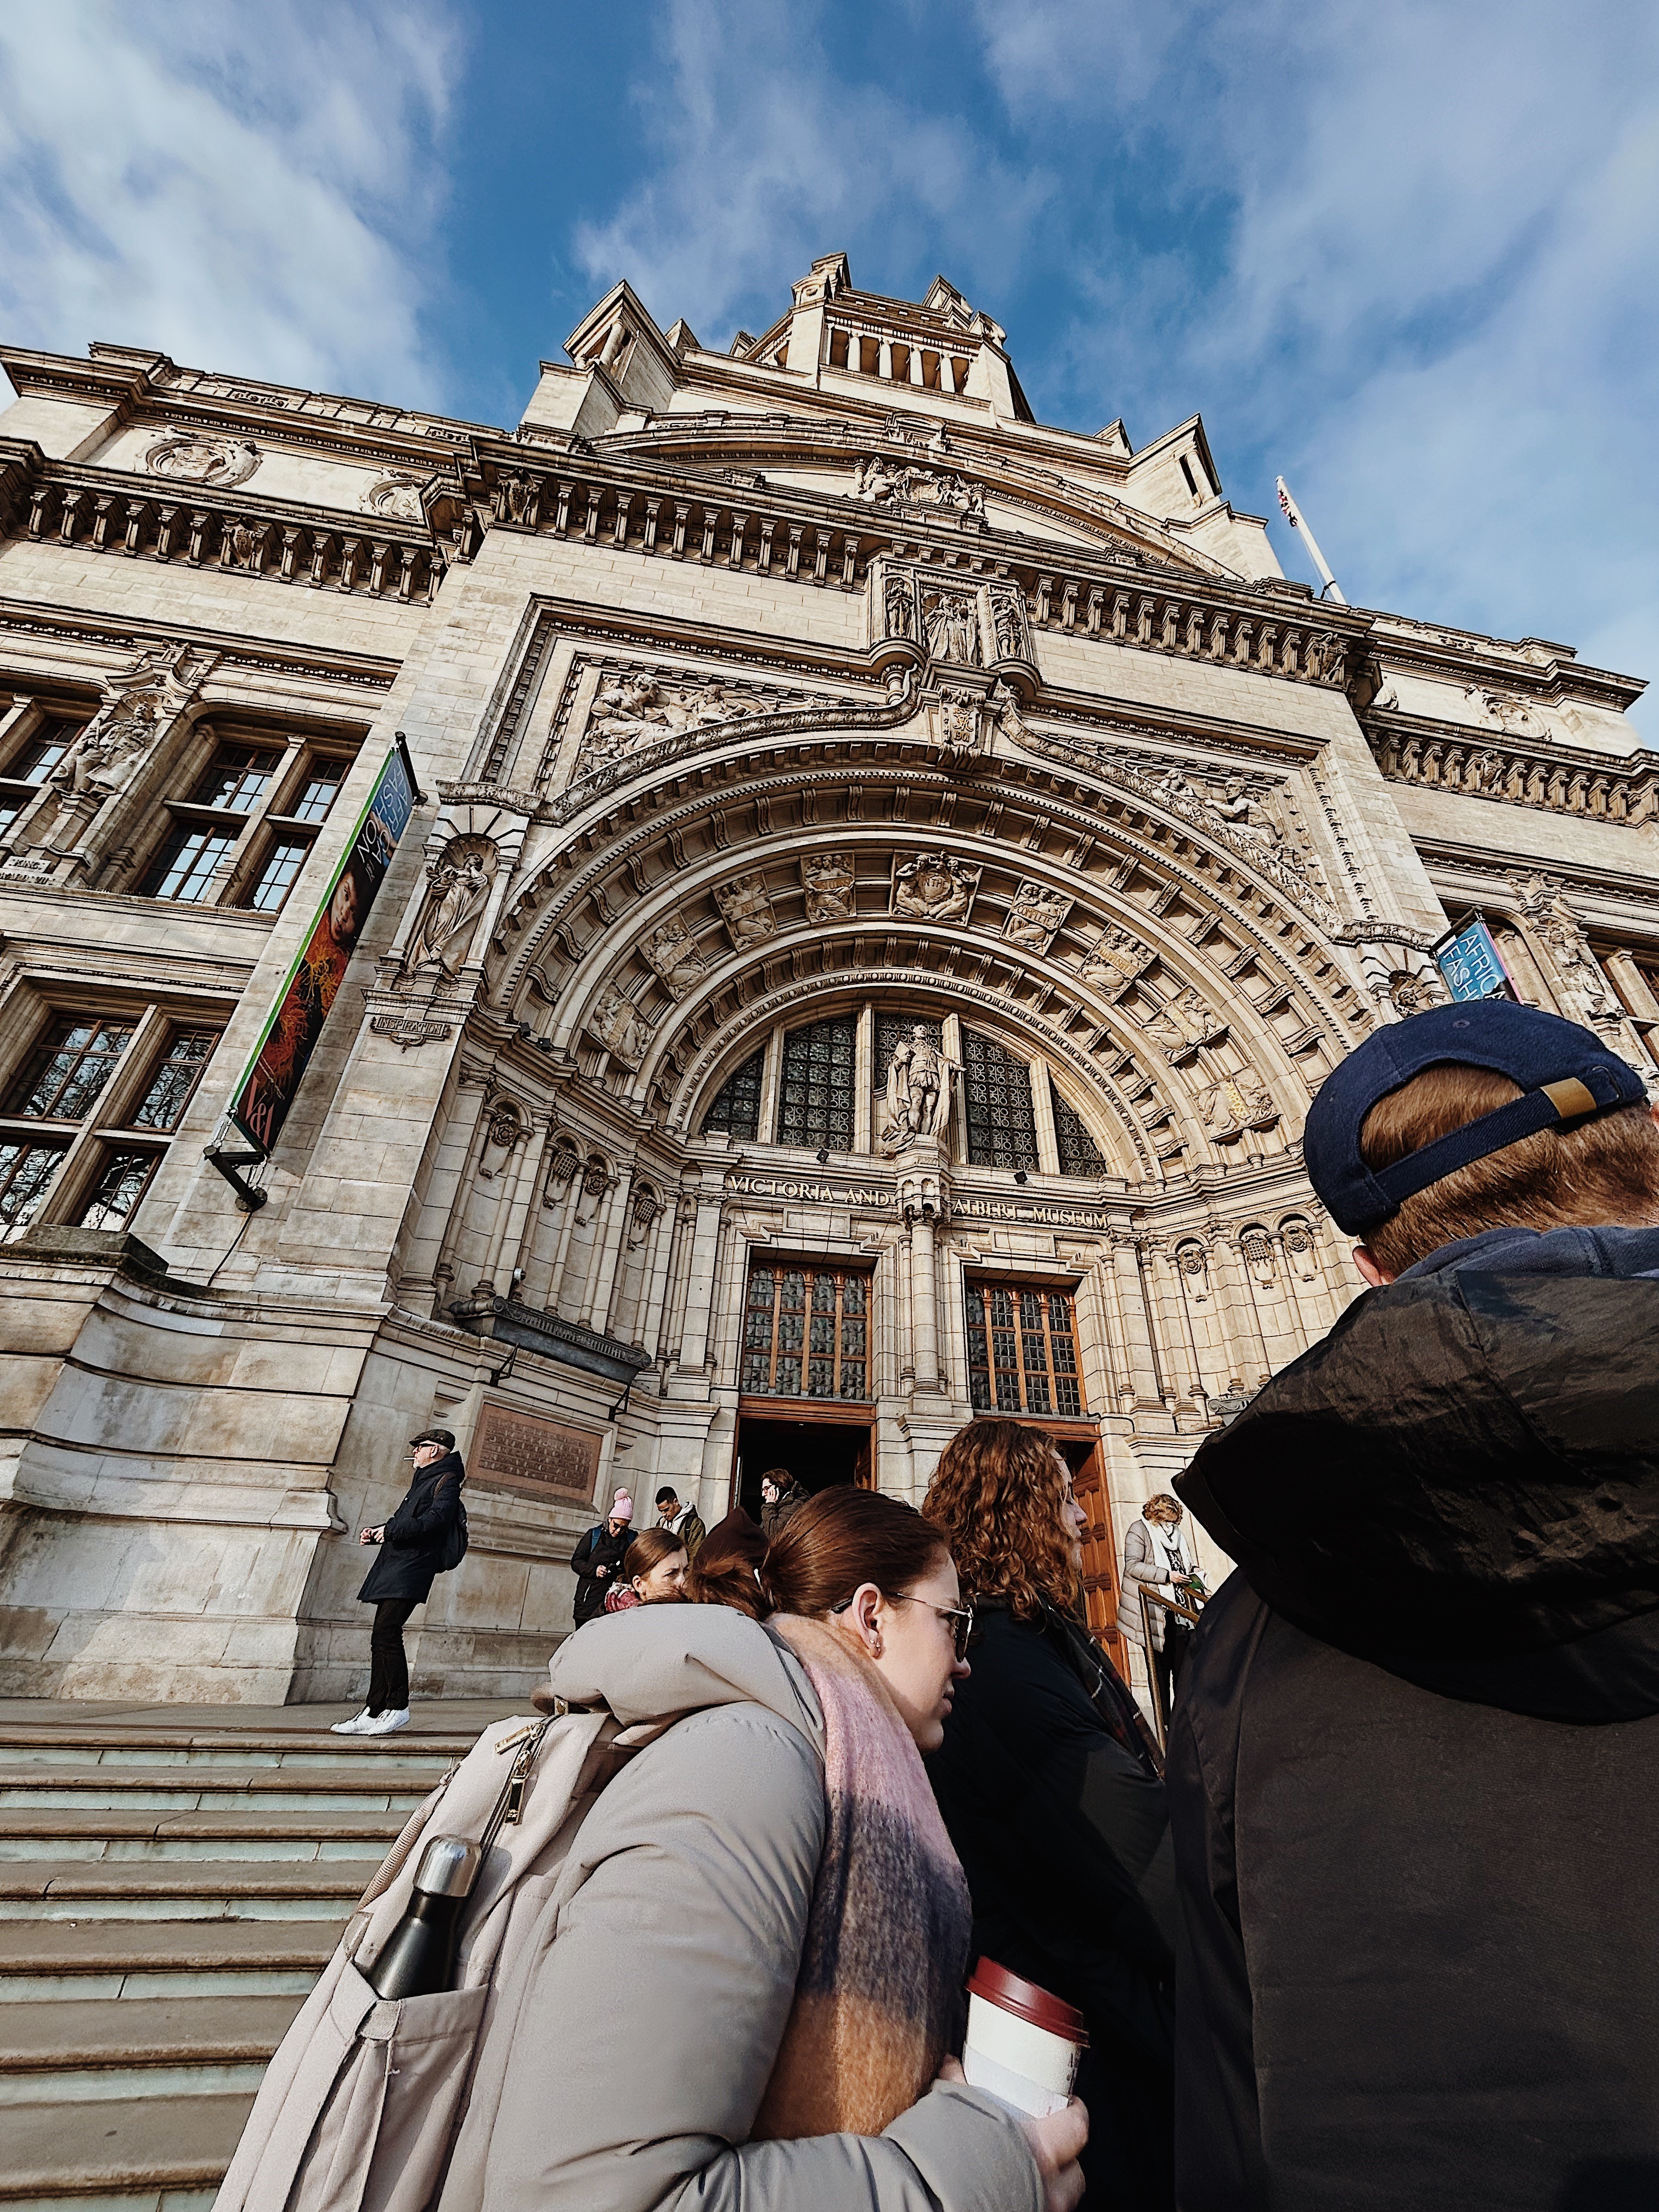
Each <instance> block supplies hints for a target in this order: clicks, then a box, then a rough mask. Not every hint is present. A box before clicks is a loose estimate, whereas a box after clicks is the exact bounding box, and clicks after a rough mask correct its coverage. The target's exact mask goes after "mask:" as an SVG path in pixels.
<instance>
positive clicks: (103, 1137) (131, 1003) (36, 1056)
mask: <svg viewBox="0 0 1659 2212" xmlns="http://www.w3.org/2000/svg"><path fill="white" fill-rule="evenodd" d="M32 995H33V996H34V998H35V1001H36V1003H35V1006H34V1008H33V1018H32V1019H30V1020H27V1022H26V1023H25V1024H21V1029H22V1031H23V1033H22V1034H21V1036H20V1037H19V1039H18V1041H17V1042H16V1043H15V1046H14V1048H13V1049H12V1051H11V1052H10V1053H9V1055H8V1056H7V1061H6V1064H5V1066H4V1068H3V1079H0V1178H3V1181H4V1183H5V1188H3V1189H0V1244H3V1243H13V1242H15V1239H16V1238H17V1237H20V1236H21V1235H22V1234H23V1233H24V1231H26V1230H27V1229H30V1228H40V1227H45V1226H47V1225H53V1224H56V1225H58V1226H60V1227H61V1226H76V1227H79V1226H92V1227H99V1228H115V1227H130V1226H131V1222H132V1219H133V1217H134V1216H135V1215H136V1214H137V1212H138V1209H139V1207H140V1206H142V1205H143V1199H144V1195H145V1193H146V1192H147V1191H148V1190H149V1188H150V1186H151V1185H152V1184H153V1182H155V1174H156V1171H157V1170H159V1168H160V1166H161V1162H162V1160H163V1159H164V1158H166V1155H167V1150H168V1148H169V1146H171V1145H172V1144H173V1141H174V1139H176V1138H177V1136H178V1134H179V1129H180V1127H182V1125H183V1123H184V1120H185V1115H186V1113H187V1112H188V1110H189V1108H190V1103H191V1099H192V1098H193V1097H195V1095H196V1093H197V1090H198V1089H199V1088H200V1086H201V1083H202V1080H203V1078H204V1074H205V1073H206V1071H207V1069H208V1066H209V1065H210V1062H211V1060H212V1059H213V1056H214V1054H215V1052H216V1050H217V1048H218V1045H219V1042H220V1040H221V1038H222V1036H223V1034H224V1029H225V1024H226V1021H227V1019H228V1012H227V1011H226V1010H225V1009H223V1008H215V1009H213V1010H212V1011H211V1012H197V1010H195V1009H193V1008H191V1007H189V1006H179V1005H176V1004H173V1003H172V1002H169V1001H167V1000H162V999H160V998H151V997H147V996H145V995H143V994H137V993H123V994H111V996H110V997H109V998H107V999H105V1000H99V999H94V998H92V997H90V996H88V995H85V994H57V993H53V994H46V993H41V992H36V993H34V994H32ZM75 1024H80V1025H95V1024H107V1025H108V1026H109V1027H110V1028H112V1029H116V1028H119V1029H123V1030H125V1031H126V1036H125V1042H123V1043H122V1045H121V1046H120V1048H119V1049H118V1051H117V1052H116V1053H114V1054H112V1055H111V1066H110V1068H109V1072H108V1073H107V1074H106V1077H105V1078H104V1079H103V1081H102V1082H101V1083H100V1085H99V1086H98V1090H97V1091H96V1093H95V1094H94V1097H91V1098H90V1099H88V1102H87V1109H86V1111H85V1112H84V1113H82V1114H80V1115H53V1114H38V1113H37V1114H31V1113H28V1112H27V1111H26V1110H24V1109H26V1107H27V1104H28V1103H29V1097H30V1092H29V1091H28V1090H27V1089H26V1088H25V1086H26V1085H30V1083H31V1079H32V1072H33V1071H38V1070H40V1069H42V1068H43V1067H44V1066H46V1065H47V1056H48V1055H49V1054H52V1051H53V1049H54V1048H53V1046H52V1038H53V1036H54V1034H55V1033H57V1032H58V1031H60V1030H64V1029H66V1028H70V1027H71V1025H75ZM190 1038H197V1039H200V1040H201V1041H202V1049H201V1051H200V1053H199V1055H198V1056H197V1058H196V1059H195V1060H193V1061H192V1062H189V1063H186V1064H187V1065H188V1066H189V1067H190V1073H189V1076H188V1079H187V1080H186V1081H185V1083H184V1084H183V1085H182V1086H180V1087H179V1088H178V1090H177V1091H176V1094H175V1095H174V1096H173V1097H172V1098H170V1099H169V1100H168V1102H167V1103H169V1104H170V1105H171V1106H172V1107H173V1118H172V1120H171V1121H168V1122H166V1123H161V1122H159V1121H155V1120H151V1121H143V1120H141V1119H140V1116H141V1115H143V1114H144V1112H145V1110H146V1109H147V1108H149V1107H151V1106H153V1105H154V1103H155V1099H156V1094H157V1092H158V1091H159V1089H160V1087H161V1079H162V1076H163V1073H164V1071H165V1070H166V1069H167V1067H168V1066H170V1065H172V1064H173V1056H174V1054H175V1053H176V1052H177V1049H178V1048H179V1044H180V1043H181V1042H183V1041H184V1040H185V1039H190ZM52 1103H61V1102H59V1101H58V1100H54V1101H53V1102H52ZM16 1146H30V1147H34V1148H39V1149H41V1150H55V1151H57V1152H58V1154H59V1158H58V1165H57V1167H56V1169H55V1170H53V1171H52V1174H51V1176H49V1177H47V1178H46V1183H45V1185H44V1187H43V1188H41V1189H40V1192H39V1193H38V1195H37V1199H36V1202H35V1203H34V1204H33V1206H30V1207H29V1209H28V1212H27V1218H23V1219H17V1218H7V1212H6V1201H7V1194H8V1192H9V1190H10V1189H11V1188H13V1187H14V1178H15V1168H16V1165H17V1163H16V1161H15V1158H13V1157H12V1148H13V1147H16ZM118 1163H125V1164H127V1166H128V1168H129V1170H130V1172H129V1174H128V1175H127V1176H126V1178H125V1180H126V1182H127V1184H128V1186H129V1203H128V1205H127V1206H126V1209H125V1213H124V1214H122V1215H121V1216H120V1218H118V1219H117V1218H113V1217H110V1216H107V1215H106V1217H105V1218H101V1219H100V1220H97V1221H95V1222H90V1223H88V1221H87V1219H86V1216H87V1214H88V1212H89V1211H91V1210H94V1209H95V1208H96V1207H97V1206H98V1203H99V1194H100V1191H104V1190H106V1188H108V1185H109V1182H110V1179H111V1175H112V1170H113V1169H114V1168H115V1166H116V1164H118ZM140 1163H142V1164H143V1169H142V1177H141V1179H140V1178H139V1176H138V1174H137V1170H138V1166H139V1164H140ZM135 1183H136V1188H135V1187H133V1186H134V1185H135Z"/></svg>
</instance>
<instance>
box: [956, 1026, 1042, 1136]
mask: <svg viewBox="0 0 1659 2212" xmlns="http://www.w3.org/2000/svg"><path fill="white" fill-rule="evenodd" d="M962 1044H963V1097H964V1100H965V1103H966V1106H967V1111H968V1158H969V1164H971V1165H972V1166H974V1167H976V1168H1034V1167H1036V1164H1037V1143H1036V1108H1035V1107H1034V1106H1033V1104H1032V1103H1031V1073H1030V1067H1029V1066H1028V1065H1027V1064H1026V1062H1025V1061H1024V1060H1016V1059H1015V1057H1014V1055H1013V1054H1012V1053H1011V1052H1009V1051H1007V1050H1006V1049H1005V1048H1004V1047H1003V1046H1001V1045H1000V1044H999V1043H998V1042H997V1041H996V1039H995V1038H994V1037H987V1036H980V1035H979V1034H978V1033H977V1031H975V1030H963V1033H962Z"/></svg>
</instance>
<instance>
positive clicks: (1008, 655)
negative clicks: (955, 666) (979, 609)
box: [990, 584, 1032, 662]
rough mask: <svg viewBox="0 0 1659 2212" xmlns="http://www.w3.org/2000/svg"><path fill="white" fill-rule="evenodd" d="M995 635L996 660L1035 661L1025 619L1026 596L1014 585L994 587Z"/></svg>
mask: <svg viewBox="0 0 1659 2212" xmlns="http://www.w3.org/2000/svg"><path fill="white" fill-rule="evenodd" d="M990 598H991V635H992V639H993V641H994V645H995V648H996V649H995V651H994V653H993V655H992V658H993V659H995V660H1024V661H1027V662H1029V661H1030V659H1031V657H1032V656H1031V630H1030V623H1029V622H1028V621H1027V619H1026V615H1025V595H1024V592H1020V591H1018V589H1017V588H1016V587H1015V586H1013V585H1012V584H993V585H992V586H991V593H990Z"/></svg>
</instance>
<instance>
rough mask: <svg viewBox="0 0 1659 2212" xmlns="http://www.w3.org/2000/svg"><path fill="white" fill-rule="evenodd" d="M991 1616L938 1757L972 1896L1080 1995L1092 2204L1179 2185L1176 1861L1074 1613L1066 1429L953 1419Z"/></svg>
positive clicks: (1041, 1966)
mask: <svg viewBox="0 0 1659 2212" xmlns="http://www.w3.org/2000/svg"><path fill="white" fill-rule="evenodd" d="M924 1510H925V1511H926V1512H927V1517H928V1518H929V1520H931V1521H933V1522H937V1523H938V1525H939V1528H942V1529H943V1530H944V1531H945V1534H946V1535H947V1536H948V1537H949V1539H950V1544H951V1555H952V1557H953V1558H954V1559H955V1560H956V1563H957V1571H958V1573H959V1574H960V1576H961V1577H962V1586H963V1589H964V1590H965V1591H968V1592H969V1593H971V1595H972V1596H973V1599H974V1602H975V1609H976V1613H977V1618H978V1624H979V1625H978V1627H977V1630H976V1633H975V1640H974V1641H973V1642H972V1643H971V1644H969V1652H968V1656H969V1660H970V1661H971V1662H972V1665H973V1672H972V1673H971V1674H969V1677H968V1679H967V1680H966V1681H964V1682H960V1683H958V1684H957V1691H956V1699H955V1704H954V1706H953V1708H952V1711H951V1715H950V1717H949V1718H948V1719H947V1720H946V1722H945V1741H944V1744H943V1746H942V1747H941V1748H940V1749H939V1751H937V1752H936V1753H934V1754H933V1757H932V1758H931V1759H929V1760H928V1762H927V1767H928V1772H929V1774H930V1776H931V1777H932V1779H933V1790H934V1794H935V1795H936V1796H937V1797H938V1799H939V1810H940V1811H941V1813H942V1814H944V1816H945V1826H946V1827H947V1828H948V1829H949V1830H950V1832H951V1842H952V1843H953V1844H955V1845H956V1848H957V1857H959V1858H960V1859H961V1861H962V1863H963V1871H964V1872H965V1873H966V1875H967V1876H968V1887H969V1890H970V1892H971V1893H972V1896H973V1904H974V1948H975V1951H976V1952H977V1953H979V1954H982V1955H983V1956H985V1957H987V1958H990V1959H994V1960H996V1961H997V1962H998V1963H999V1964H1000V1965H1001V1966H1006V1967H1007V1968H1008V1969H1009V1970H1010V1971H1011V1972H1013V1973H1016V1974H1018V1975H1019V1976H1021V1977H1022V1978H1024V1980H1027V1981H1031V1982H1036V1983H1037V1984H1040V1985H1041V1986H1042V1988H1044V1989H1048V1990H1053V1991H1054V1995H1055V1996H1060V1997H1063V1998H1065V1999H1066V2002H1067V2003H1069V2004H1073V2005H1075V2006H1077V2007H1078V2008H1079V2010H1080V2011H1081V2012H1082V2014H1083V2015H1084V2017H1085V2020H1086V2021H1087V2023H1088V2028H1089V2048H1088V2049H1087V2051H1085V2053H1084V2057H1083V2063H1082V2065H1081V2067H1080V2069H1079V2074H1078V2081H1077V2093H1078V2094H1079V2097H1081V2098H1082V2100H1083V2101H1084V2102H1085V2105H1086V2106H1088V2108H1089V2121H1090V2128H1089V2142H1088V2148H1086V2149H1085V2152H1084V2154H1083V2171H1084V2176H1085V2181H1086V2183H1087V2191H1086V2194H1085V2198H1084V2203H1085V2207H1088V2208H1091V2212H1130V2208H1133V2212H1142V2208H1146V2212H1153V2208H1158V2212H1168V2208H1169V2207H1170V2206H1172V2205H1173V2203H1174V2202H1175V2183H1174V2155H1175V2142H1174V2130H1175V2120H1174V2071H1173V2055H1174V2027H1175V1924H1176V1922H1175V1875H1174V1866H1173V1861H1172V1857H1171V1852H1170V1836H1169V1821H1168V1815H1167V1814H1166V1811H1165V1808H1164V1784H1163V1780H1162V1778H1161V1776H1160V1774H1159V1771H1158V1754H1157V1752H1156V1749H1155V1747H1153V1744H1152V1738H1151V1735H1150V1732H1149V1731H1148V1729H1147V1728H1146V1723H1144V1722H1143V1721H1142V1719H1141V1717H1140V1715H1139V1711H1138V1710H1137V1708H1136V1706H1135V1703H1134V1700H1133V1697H1132V1696H1131V1695H1130V1692H1129V1691H1128V1690H1127V1687H1126V1686H1125V1685H1124V1683H1123V1681H1122V1679H1121V1676H1120V1675H1119V1674H1117V1672H1116V1670H1115V1668H1114V1667H1113V1666H1112V1663H1111V1662H1110V1660H1109V1659H1108V1658H1107V1657H1106V1656H1105V1654H1104V1653H1103V1651H1102V1650H1100V1649H1099V1647H1098V1646H1097V1644H1095V1642H1094V1641H1093V1639H1092V1638H1091V1637H1090V1636H1089V1634H1088V1633H1087V1632H1086V1631H1085V1629H1084V1628H1083V1626H1081V1623H1080V1621H1079V1618H1078V1614H1077V1606H1078V1601H1079V1595H1080V1589H1081V1585H1080V1582H1079V1574H1080V1570H1081V1567H1082V1564H1083V1553H1082V1541H1081V1532H1082V1530H1083V1528H1085V1526H1086V1520H1085V1515H1084V1513H1083V1510H1082V1509H1081V1508H1080V1507H1079V1505H1078V1504H1077V1503H1076V1500H1075V1499H1074V1498H1073V1495H1072V1478H1071V1475H1070V1473H1069V1471H1068V1470H1067V1468H1066V1463H1065V1462H1064V1461H1063V1460H1062V1459H1061V1458H1060V1455H1059V1453H1058V1452H1057V1451H1056V1450H1055V1449H1054V1443H1053V1441H1052V1440H1051V1439H1050V1438H1049V1437H1046V1436H1044V1435H1043V1434H1042V1431H1040V1430H1036V1429H1028V1428H1025V1427H1023V1426H1022V1425H1020V1424H1019V1423H1018V1422H1015V1421H990V1420H978V1421H974V1422H971V1423H970V1424H969V1426H968V1427H967V1428H965V1429H963V1430H962V1431H960V1432H959V1434H957V1436H956V1437H953V1438H952V1440H951V1443H950V1444H949V1445H948V1446H947V1447H946V1449H945V1453H944V1455H943V1456H942V1458H941V1459H940V1461H939V1468H938V1470H937V1472H936V1473H935V1474H934V1477H933V1486H932V1487H931V1489H930V1490H929V1491H928V1493H927V1504H926V1507H925V1509H924Z"/></svg>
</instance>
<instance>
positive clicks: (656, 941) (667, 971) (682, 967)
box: [640, 914, 703, 999]
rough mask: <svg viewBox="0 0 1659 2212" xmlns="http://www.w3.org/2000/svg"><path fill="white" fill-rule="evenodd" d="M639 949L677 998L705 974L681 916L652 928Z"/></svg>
mask: <svg viewBox="0 0 1659 2212" xmlns="http://www.w3.org/2000/svg"><path fill="white" fill-rule="evenodd" d="M640 950H641V951H642V952H643V953H644V955H645V957H646V958H647V960H648V961H649V962H650V963H651V965H652V966H653V968H654V969H656V971H657V973H658V975H659V976H660V977H661V978H662V981H663V982H664V984H665V986H666V987H667V989H668V990H669V992H670V993H671V994H672V995H673V996H674V997H675V998H677V999H678V998H683V997H684V994H685V993H686V992H688V991H690V990H694V989H695V988H696V985H697V982H698V981H699V979H700V978H701V976H702V973H703V963H702V955H701V954H700V953H699V952H698V951H697V948H696V943H695V942H694V940H693V939H692V935H691V933H690V930H689V929H688V928H687V927H686V926H685V924H684V922H683V921H681V920H680V918H679V916H678V915H677V914H675V915H670V916H669V918H668V920H667V921H665V922H661V923H659V925H658V927H656V928H655V929H653V930H652V931H651V933H649V935H648V936H647V937H646V938H645V939H643V940H642V941H641V946H640Z"/></svg>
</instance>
